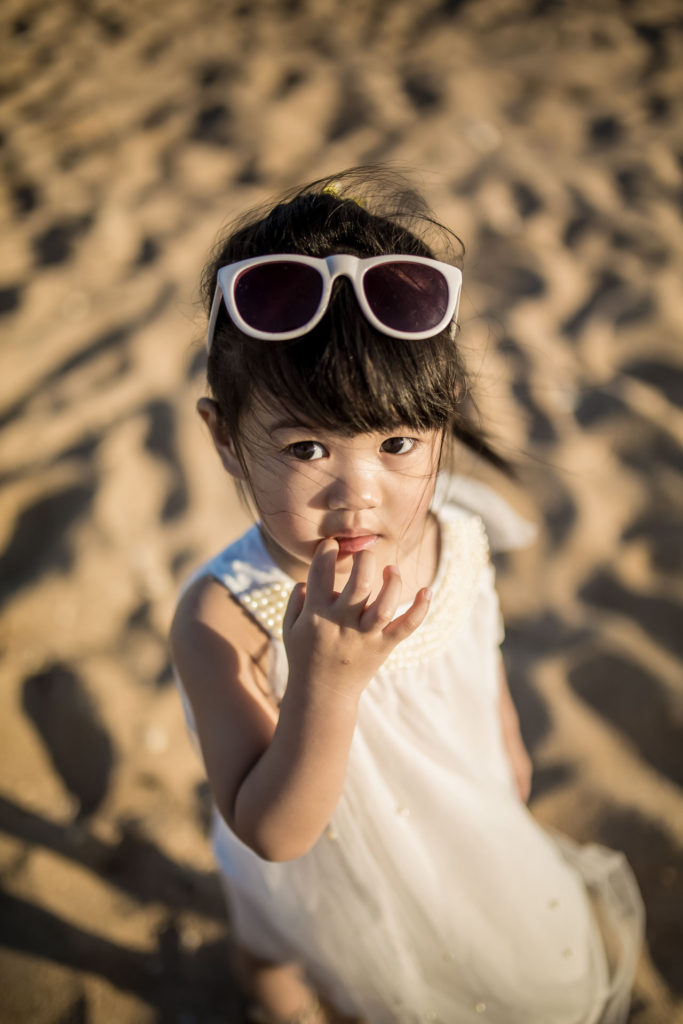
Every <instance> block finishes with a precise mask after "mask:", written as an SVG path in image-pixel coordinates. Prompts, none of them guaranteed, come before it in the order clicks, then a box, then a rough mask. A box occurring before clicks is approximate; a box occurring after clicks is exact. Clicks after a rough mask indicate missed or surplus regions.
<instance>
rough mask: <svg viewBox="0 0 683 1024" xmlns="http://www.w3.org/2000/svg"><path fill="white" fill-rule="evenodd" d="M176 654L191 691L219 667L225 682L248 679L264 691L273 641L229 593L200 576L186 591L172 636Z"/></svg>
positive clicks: (176, 659)
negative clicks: (209, 670) (200, 678)
mask: <svg viewBox="0 0 683 1024" xmlns="http://www.w3.org/2000/svg"><path fill="white" fill-rule="evenodd" d="M169 641H170V646H171V653H172V656H173V661H174V663H175V665H176V668H177V670H178V672H179V674H180V677H181V679H182V681H183V683H184V684H185V686H186V687H187V686H188V685H189V686H190V687H192V680H193V679H196V678H197V677H198V676H200V675H201V674H202V668H206V667H207V666H208V664H214V663H215V662H216V661H219V662H220V663H221V664H222V666H223V671H224V675H225V676H234V677H235V678H237V677H239V678H240V679H242V680H243V681H244V680H245V677H246V678H247V679H251V681H252V682H256V683H257V684H258V688H259V689H260V690H262V689H263V683H264V680H265V677H266V672H267V655H268V642H269V641H268V636H267V634H266V633H265V632H264V631H263V629H262V628H261V627H260V626H259V625H258V624H257V623H256V622H255V621H254V620H253V619H252V618H251V616H250V615H249V614H248V613H247V612H245V610H244V609H243V608H242V606H241V605H240V604H239V602H238V601H237V600H236V599H235V598H234V597H233V596H232V594H231V593H230V591H229V590H227V589H226V587H225V586H224V585H223V584H222V583H221V582H219V581H218V580H217V579H215V578H214V577H212V576H201V577H200V578H198V579H195V580H194V581H193V582H190V584H189V585H188V586H187V587H186V588H185V589H184V590H183V592H182V593H181V595H180V598H179V600H178V604H177V606H176V610H175V614H174V616H173V621H172V623H171V629H170V633H169Z"/></svg>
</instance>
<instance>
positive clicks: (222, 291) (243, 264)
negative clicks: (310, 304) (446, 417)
mask: <svg viewBox="0 0 683 1024" xmlns="http://www.w3.org/2000/svg"><path fill="white" fill-rule="evenodd" d="M283 262H287V263H302V264H304V265H305V266H308V267H314V268H315V269H316V270H317V271H318V273H319V274H320V276H321V278H322V282H323V290H322V294H321V296H320V302H319V304H318V308H317V309H316V311H315V313H314V315H313V316H312V317H311V318H310V320H308V321H306V323H305V324H304V325H303V326H302V327H299V328H297V329H296V330H293V331H281V332H274V331H260V330H257V329H256V328H254V327H251V326H250V325H249V324H248V323H247V322H246V321H245V320H243V319H242V317H241V315H240V312H239V310H238V308H237V303H236V302H235V285H236V283H237V281H238V279H239V277H240V275H241V274H242V273H243V271H245V270H248V269H249V267H257V266H263V265H265V264H267V263H283ZM383 263H421V264H426V265H427V266H430V267H435V268H436V269H437V270H439V271H440V273H441V274H442V275H443V277H444V278H445V280H446V284H447V285H448V304H447V306H446V312H445V313H444V315H443V317H442V318H441V320H440V321H439V323H438V324H436V325H435V326H434V327H430V328H429V329H428V330H426V331H400V330H396V329H395V328H393V327H388V326H387V325H386V324H383V323H382V321H381V320H380V319H379V318H378V317H377V316H375V314H374V313H373V311H372V309H371V308H370V304H369V303H368V301H367V299H366V297H365V292H364V289H363V278H364V277H365V274H366V273H367V272H368V270H371V269H372V268H373V267H377V266H380V265H381V264H383ZM338 277H347V278H348V279H349V280H350V281H351V283H352V285H353V289H354V292H355V294H356V299H357V300H358V305H359V306H360V308H361V310H362V311H363V314H364V315H365V317H366V318H367V320H368V321H369V323H371V324H372V325H373V327H376V328H377V330H378V331H381V333H382V334H387V335H389V337H391V338H403V339H408V340H414V341H420V340H421V339H423V338H431V337H433V336H434V335H435V334H439V332H440V331H442V330H443V329H444V327H446V326H447V325H448V324H449V323H450V322H451V321H452V320H453V319H454V318H455V317H457V314H458V306H459V303H460V292H461V288H462V272H461V271H460V269H459V268H458V267H453V266H451V264H450V263H442V262H440V261H439V260H434V259H429V258H427V257H426V256H406V255H401V254H398V253H397V254H396V255H391V256H369V257H367V258H360V257H358V256H350V255H348V254H347V253H335V254H334V255H332V256H325V257H322V258H319V257H316V256H301V255H299V254H298V253H273V254H272V255H268V256H254V257H252V258H250V259H247V260H239V261H238V262H237V263H228V264H226V265H225V266H224V267H220V268H219V270H218V275H217V281H216V291H215V292H214V297H213V302H212V304H211V313H210V316H209V326H208V331H207V336H206V347H207V349H209V350H210V349H211V343H212V341H213V336H214V332H215V330H216V322H217V320H218V313H219V311H220V306H221V298H222V299H223V302H224V304H225V308H226V310H227V312H228V315H229V316H230V319H231V320H232V321H233V323H234V324H235V325H236V326H237V327H239V329H240V330H241V331H242V332H243V333H244V334H248V335H249V336H250V337H251V338H258V339H259V340H260V341H289V340H290V339H291V338H300V337H301V336H302V335H304V334H308V332H309V331H311V330H313V328H314V327H315V326H316V324H318V323H320V321H321V320H322V318H323V316H324V315H325V312H326V311H327V307H328V305H329V301H330V296H331V294H332V285H333V284H334V282H335V281H336V279H337V278H338Z"/></svg>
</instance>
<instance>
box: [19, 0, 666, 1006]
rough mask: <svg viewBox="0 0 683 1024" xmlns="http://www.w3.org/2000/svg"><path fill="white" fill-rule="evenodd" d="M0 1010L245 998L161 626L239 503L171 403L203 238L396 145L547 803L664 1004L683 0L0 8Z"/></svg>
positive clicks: (196, 356) (219, 541)
mask: <svg viewBox="0 0 683 1024" xmlns="http://www.w3.org/2000/svg"><path fill="white" fill-rule="evenodd" d="M0 25H1V27H2V42H1V44H0V47H1V49H0V69H1V70H0V82H1V83H2V87H1V90H0V134H1V141H2V146H1V147H0V157H1V158H2V166H3V172H4V173H3V189H2V212H1V217H2V225H1V230H0V251H1V253H2V259H1V263H0V315H1V319H0V322H1V324H2V328H3V344H2V349H1V352H0V359H1V363H0V403H1V404H0V410H1V411H0V417H1V420H2V426H3V430H2V433H1V434H0V477H1V479H2V484H3V487H2V489H1V491H0V545H1V548H0V550H1V552H2V553H1V554H0V604H1V608H0V614H1V616H2V624H1V630H2V633H1V637H2V638H1V641H0V642H1V644H2V684H3V685H2V689H1V691H0V700H1V702H2V703H1V705H0V751H1V752H2V755H1V756H2V782H1V791H0V871H1V872H2V889H3V897H2V899H3V908H2V913H1V915H0V936H1V938H2V949H1V950H0V993H1V995H0V1021H2V1022H3V1024H5V1022H7V1024H9V1022H12V1024H29V1022H30V1024H76V1022H79V1024H80V1022H88V1024H109V1022H112V1021H116V1022H117V1024H146V1022H153V1021H155V1022H156V1021H159V1022H177V1024H192V1022H196V1024H199V1022H201V1024H209V1022H212V1024H214V1022H216V1024H217V1022H219V1021H240V1020H241V1019H242V1009H241V1007H242V1001H241V998H240V996H239V993H238V992H237V989H236V986H235V984H234V981H233V978H232V975H231V972H230V968H229V964H228V953H227V949H228V946H227V935H228V926H227V924H226V921H225V918H224V914H223V909H222V904H221V896H220V891H219V886H218V883H217V881H216V878H215V875H214V873H213V869H212V860H211V854H210V850H209V848H208V843H207V838H206V830H207V817H208V798H207V789H206V786H205V784H204V782H203V779H202V772H201V767H200V764H199V761H198V759H197V756H196V754H195V752H194V751H193V749H192V748H191V745H190V743H189V740H188V738H187V736H186V733H185V728H184V723H183V719H182V712H181V709H180V706H179V702H178V699H177V694H176V692H175V688H174V685H173V683H172V678H171V672H170V667H169V660H168V651H167V647H166V639H165V638H166V633H167V629H168V624H169V621H170V617H171V614H172V610H173V605H174V600H175V595H176V592H177V588H178V585H179V583H180V581H181V580H182V578H183V576H184V575H185V574H186V573H187V572H188V571H189V570H190V569H191V568H192V567H193V566H194V565H196V564H198V563H199V562H200V560H201V559H202V558H204V557H205V556H207V555H208V554H210V553H212V552H213V551H215V550H217V549H218V548H219V547H220V546H222V545H223V544H224V543H226V542H227V541H228V540H230V539H231V538H232V537H234V536H236V535H237V534H238V533H239V532H240V531H241V529H242V528H243V527H244V526H245V525H246V523H247V517H246V515H245V513H244V512H243V511H241V509H240V507H239V505H238V504H237V502H236V499H235V496H234V494H233V491H232V489H231V486H230V484H229V482H228V481H227V479H226V478H225V477H224V475H223V474H222V472H221V470H220V467H219V465H218V463H217V461H216V459H215V456H214V454H213V452H212V450H211V448H210V445H209V443H208V441H207V439H206V437H205V435H204V433H203V430H202V429H201V424H200V423H199V421H198V419H197V418H196V415H195V413H194V403H195V401H196V399H197V397H198V396H200V395H201V394H202V393H203V382H202V365H203V356H202V330H203V326H204V320H203V316H202V313H201V309H200V307H199V304H198V288H197V285H198V275H199V271H200V268H201V266H202V263H203V260H204V257H205V254H206V252H207V250H208V248H209V247H210V245H211V244H212V242H213V240H214V238H215V235H216V232H217V230H218V228H219V226H220V225H221V224H222V223H224V222H225V221H226V220H228V219H229V218H231V217H232V216H234V215H235V214H237V213H238V212H240V211H241V210H242V209H243V208H245V207H246V206H249V205H251V204H252V203H255V202H260V201H261V200H263V199H265V198H266V197H268V196H269V195H271V194H272V193H273V192H277V191H279V190H280V189H282V188H285V187H288V186H290V185H292V184H295V183H297V182H299V181H301V180H306V179H309V178H311V177H314V176H317V175H319V174H325V173H330V172H333V171H335V170H339V169H341V168H343V167H346V166H350V165H354V164H357V163H361V162H367V161H372V160H382V161H391V162H394V163H397V164H399V165H401V166H405V167H408V168H412V169H413V171H414V174H415V178H416V180H417V181H418V183H419V184H420V185H421V186H422V187H423V189H424V191H425V192H426V194H427V196H428V198H429V200H430V202H431V203H432V205H433V207H434V208H435V209H436V210H437V212H438V214H439V216H440V217H441V218H442V219H443V220H445V221H446V222H447V223H449V224H450V225H451V226H452V227H453V228H454V229H455V230H456V231H457V232H458V234H459V235H460V236H461V237H462V238H463V240H464V241H465V244H466V248H467V259H466V285H465V291H464V299H463V305H462V308H461V320H462V344H463V346H464V347H465V350H466V353H467V357H468V360H469V364H470V367H471V369H472V371H473V373H474V374H475V376H476V379H477V385H478V392H479V395H480V405H481V410H482V415H483V418H484V421H485V422H486V423H487V424H488V425H489V428H490V430H491V433H492V435H493V437H494V438H495V439H496V440H497V442H498V444H499V447H500V448H501V449H502V450H503V451H504V452H505V454H506V455H507V456H508V457H510V458H512V459H513V460H514V461H515V463H516V464H517V466H518V468H519V473H520V483H519V486H512V485H509V484H507V483H505V482H504V481H502V480H501V479H500V478H498V477H496V476H495V474H492V473H490V472H488V471H487V472H483V473H482V471H480V470H479V469H478V468H477V467H472V466H469V465H467V466H464V467H463V468H465V469H466V471H470V470H471V471H473V472H480V473H482V475H483V477H484V478H485V479H487V480H488V481H489V482H492V483H495V485H496V486H497V487H499V488H500V489H501V491H502V492H503V493H504V494H505V495H506V496H507V497H508V498H509V499H510V500H511V501H512V502H513V503H514V504H515V506H516V507H517V508H518V509H519V510H520V511H521V512H523V513H524V514H525V515H527V516H530V517H531V518H533V519H534V520H536V521H537V522H538V524H539V531H540V532H539V540H538V542H537V544H536V545H535V546H534V547H532V548H530V549H528V550H526V551H523V552H517V553H515V554H514V555H513V556H509V557H507V558H505V559H503V560H501V561H500V563H499V565H498V570H499V581H500V592H501V598H502V602H503V606H504V609H505V612H506V615H507V625H508V631H507V640H506V644H505V656H506V661H507V664H508V671H509V676H510V685H511V689H512V692H513V695H514V697H515V699H516V701H517V703H518V706H519V708H520V713H521V716H522V723H523V732H524V736H525V739H526V742H527V744H528V746H529V749H530V751H531V753H532V756H533V760H534V765H535V780H534V789H533V793H532V800H531V808H532V811H533V813H534V814H535V815H536V816H537V817H538V818H539V820H541V821H543V822H545V823H548V824H551V825H553V826H554V827H556V828H559V829H562V830H563V831H565V832H567V833H568V834H570V835H572V836H574V837H575V838H578V839H580V840H582V841H591V840H593V841H598V842H603V843H606V844H607V845H610V846H614V847H616V848H619V849H623V850H624V851H625V852H626V854H627V856H628V858H629V860H630V862H631V864H632V865H633V868H634V871H635V873H636V875H637V878H638V881H639V883H640V885H641V887H642V891H643V895H644V899H645V903H646V907H647V914H648V924H647V944H646V947H645V948H644V950H643V956H642V958H641V963H640V965H639V970H638V976H637V981H636V987H635V991H634V1000H633V1012H632V1017H631V1020H632V1021H633V1024H670V1022H675V1021H683V935H682V932H683V875H682V874H681V848H682V847H683V795H682V793H681V784H682V783H683V754H682V751H683V744H682V740H683V671H682V669H681V647H682V640H681V637H682V636H683V617H682V616H681V590H682V587H681V568H682V564H683V544H682V540H683V528H682V525H681V524H682V522H683V518H682V507H681V506H682V501H681V498H682V488H681V478H680V473H681V468H682V466H683V452H682V448H681V442H682V439H683V410H682V408H681V405H682V403H683V349H682V347H681V333H682V332H681V322H682V320H681V280H682V279H683V231H682V226H681V216H682V212H683V177H682V170H683V116H682V115H683V110H682V107H683V95H682V94H683V90H682V86H683V7H682V6H681V4H680V3H677V2H675V0H668V2H667V0H649V2H646V0H633V2H630V3H628V4H626V3H622V4H619V3H617V2H616V0H600V2H598V3H591V4H588V3H583V2H578V3H572V4H569V3H562V2H555V3H553V2H532V0H476V2H475V0H469V2H453V0H450V2H449V0H442V2H441V3H439V2H437V0H421V2H416V0H413V2H410V0H395V2H393V3H388V2H387V3H381V2H379V0H377V2H371V0H366V2H365V3H355V2H352V0H348V2H346V3H343V4H342V3H340V2H339V0H319V2H314V0H308V2H306V0H290V2H286V0H281V2H280V3H278V2H275V0H273V2H266V0H261V2H254V3H251V4H249V3H241V4H240V3H218V2H208V0H202V2H197V3H190V2H183V0H166V2H165V3H160V2H158V0H142V2H138V3H134V2H132V0H129V2H125V0H112V2H111V3H107V4H105V3H94V4H88V5H86V4H76V3H67V2H66V0H51V2H50V3H39V2H28V0H26V2H16V0H15V2H13V0H8V2H6V3H5V4H4V5H3V7H2V10H1V11H0Z"/></svg>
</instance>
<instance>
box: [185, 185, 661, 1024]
mask: <svg viewBox="0 0 683 1024" xmlns="http://www.w3.org/2000/svg"><path fill="white" fill-rule="evenodd" d="M430 236H434V237H435V238H436V239H437V243H438V244H439V246H440V247H441V248H440V249H439V250H438V251H436V250H435V249H434V247H433V245H432V247H431V248H430V247H429V246H428V244H427V241H426V239H427V238H428V237H430ZM444 243H447V244H446V245H445V254H446V255H448V254H450V261H449V262H444V261H443V260H442V259H439V260H437V259H436V258H435V251H436V254H437V255H439V256H441V257H443V255H444V251H443V249H444ZM456 243H457V239H456V238H455V236H453V235H451V234H450V233H448V232H446V230H445V229H441V228H439V226H438V225H437V224H436V223H435V222H434V221H433V219H432V218H431V217H430V215H429V212H428V211H427V209H426V207H425V206H424V204H423V203H422V201H421V200H420V198H419V197H418V196H416V194H415V193H414V192H412V191H411V190H410V189H409V188H408V187H407V186H406V185H405V183H400V182H399V183H398V186H397V183H396V179H395V178H394V179H387V178H386V177H382V176H381V175H378V174H377V173H371V172H364V171H363V170H359V171H356V172H346V173H345V174H343V175H339V176H337V177H336V179H328V180H325V181H319V182H315V183H314V184H312V185H309V186H307V187H305V188H303V189H301V190H300V191H298V192H297V193H296V194H294V195H290V196H289V197H287V199H286V200H284V201H282V202H280V203H278V204H277V205H276V206H275V207H274V208H273V209H272V210H270V212H269V213H268V214H267V215H254V216H252V217H251V218H247V219H246V221H243V222H242V223H241V225H240V226H239V227H238V228H237V229H235V230H234V231H233V233H232V234H231V235H230V236H229V237H228V238H227V239H225V241H224V242H222V243H221V245H220V246H219V247H218V249H217V251H216V254H215V256H214V258H213V259H212V261H211V262H210V264H209V266H208V268H207V271H206V274H205V278H204V281H205V296H206V300H207V309H208V308H210V310H211V312H210V323H209V362H208V379H209V386H210V389H211V395H212V397H211V398H202V399H201V400H200V402H199V406H198V408H199V413H200V415H201V416H202V418H203V420H204V421H205V422H206V424H207V426H208V428H209V430H210V432H211V435H212V438H213V441H214V444H215V446H216V449H217V452H218V454H219V456H220V459H221V462H222V464H223V466H224V468H225V469H226V470H227V471H228V473H230V474H231V475H232V476H233V477H234V478H235V479H236V480H237V481H238V483H239V485H240V486H241V488H242V491H243V494H245V495H246V496H247V498H248V500H249V501H250V502H251V503H252V506H253V508H254V509H255V512H256V515H257V518H258V522H257V525H255V526H254V527H253V528H252V529H250V530H249V531H248V532H247V533H246V534H245V535H244V536H243V537H241V538H240V539H239V540H237V541H236V542H235V543H233V544H231V545H230V546H229V547H228V548H226V549H225V550H224V551H222V552H221V553H220V554H218V555H216V557H215V558H213V559H212V560H211V561H210V562H208V563H207V564H206V565H205V566H203V568H201V569H200V570H199V571H198V572H197V573H196V574H195V575H194V577H193V578H192V580H191V581H190V582H189V584H188V585H186V588H185V589H184V592H183V594H182V597H181V599H180V602H179V605H178V609H177V613H176V616H175V620H174V623H173V627H172V636H171V640H172V649H173V657H174V661H175V665H176V668H177V672H178V675H179V677H180V680H181V683H182V692H183V694H184V696H185V697H186V698H187V699H186V701H185V703H186V710H187V714H188V720H189V723H190V726H191V728H192V729H193V730H195V731H196V734H197V736H198V739H199V744H200V747H201V751H202V755H203V758H204V762H205V765H206V771H207V774H208V778H209V782H210V785H211V790H212V793H213V798H214V801H215V806H216V809H217V814H216V817H215V829H214V842H215V849H216V853H217V857H218V862H219V865H220V868H221V873H222V876H223V878H224V880H225V887H226V891H227V895H228V900H229V905H230V913H231V921H232V928H233V934H234V937H235V940H236V943H237V945H238V947H239V950H240V961H241V965H242V970H243V972H244V977H245V983H246V984H247V985H248V987H249V989H250V992H251V994H252V997H253V998H254V1000H255V1002H256V1005H255V1008H254V1010H253V1016H252V1019H253V1020H261V1021H272V1022H285V1021H291V1022H293V1021H299V1022H309V1024H313V1022H315V1024H321V1022H324V1021H331V1020H336V1019H339V1018H338V1016H337V1015H339V1014H341V1015H345V1016H349V1017H353V1018H354V1019H358V1018H362V1019H363V1020H367V1021H370V1022H371V1024H385V1022H386V1024H392V1022H397V1021H398V1022H406V1024H407V1022H418V1021H441V1022H442V1024H467V1022H470V1021H471V1022H474V1021H476V1022H479V1021H490V1022H494V1021H495V1022H496V1024H597V1022H600V1024H618V1022H623V1021H625V1020H626V1016H627V1013H628V1006H629V991H630V986H631V982H632V977H633V972H634V967H635V960H636V957H637V953H638V949H639V945H640V940H641V935H642V928H643V921H642V906H641V902H640V897H639V894H638V891H637V888H636V886H635V883H634V881H633V877H632V875H631V873H630V870H629V868H628V865H627V863H626V861H625V860H624V858H623V857H622V856H621V855H620V854H618V853H614V852H612V851H609V850H606V849H605V848H603V847H599V846H595V845H591V846H586V847H580V846H578V845H577V844H575V843H574V842H572V841H570V840H569V839H567V838H565V837H562V836H560V835H558V834H555V833H549V832H548V830H545V829H543V828H542V827H541V826H540V825H539V824H538V823H537V822H535V821H534V819H533V817H532V816H531V814H530V812H529V810H528V809H527V807H526V804H525V801H526V799H527V797H528V794H529V788H530V774H531V768H530V762H529V758H528V756H527V753H526V751H525V749H524V746H523V743H522V740H521V738H520V733H519V729H518V724H517V716H516V713H515V710H514V707H513V704H512V701H511V699H510V695H509V692H508V688H507V685H506V681H505V674H504V671H503V667H502V661H501V657H500V653H499V644H500V641H501V639H502V630H501V625H500V615H499V609H498V603H497V599H496V594H495V590H494V577H493V570H492V567H491V564H490V561H489V553H488V539H487V531H488V537H490V538H491V539H494V538H495V539H497V541H498V546H507V547H510V546H514V545H515V544H517V545H519V544H520V543H526V542H527V540H528V535H527V534H528V530H527V528H526V527H525V524H523V522H522V521H521V520H519V518H518V517H516V515H515V513H513V512H512V510H511V509H510V508H509V506H507V505H506V504H505V503H504V502H503V501H502V499H500V498H498V497H496V496H495V495H494V494H493V492H491V491H490V490H489V489H488V488H486V487H484V486H483V485H482V484H475V483H474V482H473V481H468V480H467V479H465V478H463V477H458V476H450V475H448V474H446V473H445V472H442V473H441V474H440V473H439V469H440V466H441V464H442V462H444V463H445V459H444V458H443V456H444V450H445V448H446V446H449V447H450V445H449V443H450V442H451V441H453V439H455V442H454V443H455V444H460V445H464V446H467V447H469V448H470V449H473V450H474V451H475V452H476V453H477V454H478V455H479V456H480V457H482V458H484V459H486V460H488V461H489V462H492V463H494V464H496V465H498V466H499V467H501V468H502V467H503V466H504V464H503V461H502V459H501V458H500V457H499V456H497V455H496V454H495V452H494V451H493V450H492V449H491V447H490V446H489V445H488V443H487V442H486V440H485V438H484V436H483V435H482V433H481V432H480V431H479V430H478V428H477V426H476V425H475V423H474V422H473V418H472V414H471V411H470V398H469V392H468V381H467V377H466V374H465V371H464V368H463V365H462V362H461V357H460V353H459V347H458V344H457V341H456V330H455V326H454V325H455V317H456V315H457V307H458V298H459V293H460V284H461V275H460V271H459V269H458V268H457V267H456V266H455V265H454V264H453V250H454V248H456ZM484 523H486V529H485V526H484Z"/></svg>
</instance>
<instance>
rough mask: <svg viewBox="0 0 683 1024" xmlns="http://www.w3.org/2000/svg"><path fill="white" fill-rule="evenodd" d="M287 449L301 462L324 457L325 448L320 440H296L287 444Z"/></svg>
mask: <svg viewBox="0 0 683 1024" xmlns="http://www.w3.org/2000/svg"><path fill="white" fill-rule="evenodd" d="M287 451H288V452H289V454H290V455H293V456H294V458H295V459H298V460H299V462H313V460H314V459H322V458H323V457H324V455H325V449H324V448H323V446H322V445H321V444H320V442H319V441H296V442H295V443H294V444H290V445H288V446H287Z"/></svg>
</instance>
